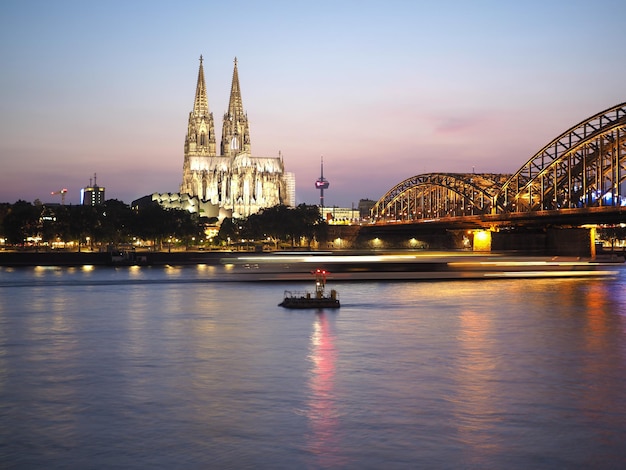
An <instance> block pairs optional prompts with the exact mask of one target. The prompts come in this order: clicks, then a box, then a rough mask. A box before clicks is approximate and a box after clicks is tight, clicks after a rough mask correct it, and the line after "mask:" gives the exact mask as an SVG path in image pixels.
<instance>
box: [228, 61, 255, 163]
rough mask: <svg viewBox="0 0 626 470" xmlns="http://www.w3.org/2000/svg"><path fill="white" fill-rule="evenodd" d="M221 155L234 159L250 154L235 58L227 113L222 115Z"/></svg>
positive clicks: (247, 130) (246, 119)
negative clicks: (241, 154)
mask: <svg viewBox="0 0 626 470" xmlns="http://www.w3.org/2000/svg"><path fill="white" fill-rule="evenodd" d="M221 150H222V155H225V156H231V157H234V156H236V155H238V154H240V153H250V131H249V128H248V116H246V114H245V113H244V111H243V101H242V100H241V89H240V88H239V71H238V70H237V58H236V57H235V67H234V69H233V81H232V85H231V87H230V100H229V102H228V111H227V112H226V114H224V125H223V127H222V147H221Z"/></svg>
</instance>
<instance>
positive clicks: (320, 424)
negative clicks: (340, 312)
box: [306, 312, 345, 467]
mask: <svg viewBox="0 0 626 470" xmlns="http://www.w3.org/2000/svg"><path fill="white" fill-rule="evenodd" d="M310 351H311V352H310V354H309V359H310V360H311V362H312V368H311V378H310V380H309V388H310V398H309V402H308V408H307V411H306V416H307V418H308V419H309V423H310V427H311V433H310V434H309V439H308V446H307V450H308V451H309V452H311V453H312V454H313V455H315V456H316V457H317V461H318V463H319V465H320V466H321V467H328V466H338V465H342V464H343V463H345V462H343V460H342V458H341V457H340V450H341V449H340V445H339V438H338V436H337V434H338V431H337V428H338V424H339V413H338V411H337V406H336V396H335V392H334V380H335V362H336V356H337V354H336V351H335V345H334V337H333V334H332V332H331V331H330V326H329V324H328V318H327V317H326V315H325V314H324V313H323V312H322V313H320V314H318V315H317V318H316V320H315V324H314V325H313V333H312V334H311V348H310Z"/></svg>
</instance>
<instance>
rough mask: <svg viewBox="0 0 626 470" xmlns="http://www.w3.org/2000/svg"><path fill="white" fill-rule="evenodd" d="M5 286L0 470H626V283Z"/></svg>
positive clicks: (57, 281)
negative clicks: (309, 296)
mask: <svg viewBox="0 0 626 470" xmlns="http://www.w3.org/2000/svg"><path fill="white" fill-rule="evenodd" d="M221 269H222V268H221V267H219V266H204V265H201V266H187V267H136V266H135V267H118V268H112V267H82V268H81V267H76V268H55V267H48V268H42V267H39V268H34V267H33V268H0V423H2V426H1V427H0V466H1V467H2V468H6V469H22V468H33V469H34V468H38V469H39V468H46V469H61V468H80V469H89V468H107V469H114V468H119V469H144V468H166V469H170V468H183V469H196V468H198V469H200V468H202V469H205V468H216V469H231V468H232V469H252V468H254V469H259V468H263V469H296V468H298V469H299V468H310V469H317V468H337V469H338V468H342V469H343V468H348V469H383V468H384V469H405V468H407V469H408V468H411V469H412V468H436V469H439V468H451V469H452V468H454V469H456V468H468V469H473V468H475V469H479V468H480V469H484V468H494V469H503V468H507V469H528V468H533V469H541V468H546V469H547V468H550V469H552V468H581V469H583V468H585V469H586V468H623V464H624V462H626V446H624V442H625V441H626V269H625V268H624V267H623V266H621V267H619V268H618V275H617V276H616V277H614V278H605V279H593V278H585V279H577V278H568V279H559V278H550V279H499V280H480V281H477V280H464V281H437V282H431V281H420V282H408V281H403V282H402V281H386V282H381V281H363V282H346V281H338V282H333V281H332V279H331V280H330V281H329V287H330V286H331V285H332V287H333V288H335V289H336V290H337V291H339V294H340V299H341V302H342V307H341V308H340V309H339V310H335V311H330V310H329V311H320V312H315V311H290V310H285V309H282V308H281V307H278V306H277V304H278V303H279V302H280V301H281V299H282V294H283V291H284V290H286V289H293V288H298V289H305V288H308V287H310V286H308V285H307V284H306V283H295V285H294V283H289V282H222V281H221V279H222V272H221Z"/></svg>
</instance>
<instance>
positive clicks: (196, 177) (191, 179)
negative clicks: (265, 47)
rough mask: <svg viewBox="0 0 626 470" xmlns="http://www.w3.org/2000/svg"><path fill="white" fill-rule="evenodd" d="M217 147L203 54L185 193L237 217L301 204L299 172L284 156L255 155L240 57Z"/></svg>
mask: <svg viewBox="0 0 626 470" xmlns="http://www.w3.org/2000/svg"><path fill="white" fill-rule="evenodd" d="M219 151H220V152H219V155H218V153H217V139H216V133H215V124H214V120H213V113H212V112H210V111H209V103H208V99H207V91H206V84H205V80H204V68H203V64H202V56H200V68H199V70H198V82H197V85H196V95H195V100H194V104H193V110H192V111H191V112H190V113H189V122H188V125H187V135H186V137H185V157H184V162H183V181H182V184H181V185H180V193H181V194H187V195H189V196H190V197H192V198H198V199H199V200H200V201H205V202H208V203H210V204H212V205H214V206H218V207H219V209H220V212H222V211H227V212H229V213H230V214H232V216H233V217H247V216H249V215H250V214H254V213H256V212H258V211H259V210H261V209H263V208H267V207H272V206H275V205H278V204H285V205H288V206H294V205H295V178H294V175H293V174H291V173H286V172H285V165H284V162H283V158H282V156H281V155H280V153H279V156H278V157H256V156H252V150H251V144H250V128H249V123H248V116H247V114H246V113H245V112H244V109H243V103H242V100H241V90H240V88H239V73H238V71H237V59H235V66H234V71H233V80H232V85H231V90H230V101H229V104H228V110H227V111H226V113H225V114H224V119H223V122H222V136H221V140H220V146H219Z"/></svg>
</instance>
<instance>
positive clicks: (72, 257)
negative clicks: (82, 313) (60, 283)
mask: <svg viewBox="0 0 626 470" xmlns="http://www.w3.org/2000/svg"><path fill="white" fill-rule="evenodd" d="M232 255H233V253H231V252H225V251H174V252H171V253H168V252H160V251H154V252H153V251H138V252H125V253H107V252H102V253H100V252H90V251H86V252H68V251H42V252H34V251H0V266H84V265H93V266H109V265H113V266H115V265H134V264H137V265H157V266H159V265H160V266H163V265H167V264H172V265H174V264H175V265H191V264H219V263H220V259H222V258H224V257H228V256H232Z"/></svg>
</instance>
